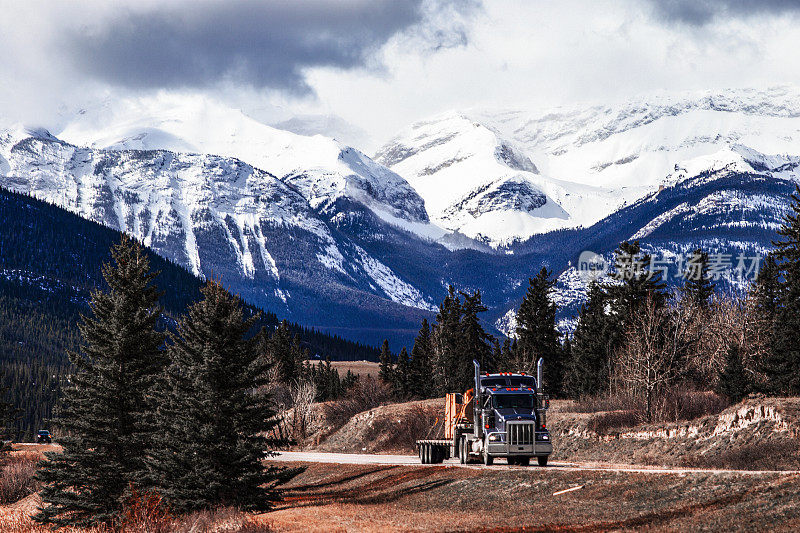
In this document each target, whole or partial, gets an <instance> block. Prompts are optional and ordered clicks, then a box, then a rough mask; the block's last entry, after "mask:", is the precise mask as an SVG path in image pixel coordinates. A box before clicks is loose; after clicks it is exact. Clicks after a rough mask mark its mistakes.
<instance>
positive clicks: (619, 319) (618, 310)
mask: <svg viewBox="0 0 800 533" xmlns="http://www.w3.org/2000/svg"><path fill="white" fill-rule="evenodd" d="M651 264H652V263H651V257H650V255H649V254H646V253H643V252H642V250H641V247H640V246H639V241H634V242H632V243H631V242H627V241H626V242H623V243H621V244H620V245H619V246H618V247H617V249H616V250H615V251H614V273H613V277H614V278H615V279H616V280H617V281H618V283H615V284H612V285H609V286H608V287H607V288H606V293H607V295H608V303H609V306H610V313H609V316H608V328H607V330H606V338H607V339H608V345H609V349H608V353H609V354H610V355H611V356H613V355H614V353H616V351H617V350H618V349H619V348H620V347H621V345H622V343H623V340H624V336H625V334H626V332H627V331H628V330H629V329H630V327H631V321H632V320H633V317H634V316H635V315H636V314H637V313H638V312H640V311H641V310H642V306H643V305H644V304H645V302H649V303H650V305H653V306H654V308H655V309H657V310H660V309H663V308H664V306H665V305H666V303H667V299H668V298H669V293H668V292H667V290H666V283H665V282H664V281H663V280H662V275H663V273H662V272H661V271H659V270H654V271H653V270H651V269H650V267H651Z"/></svg>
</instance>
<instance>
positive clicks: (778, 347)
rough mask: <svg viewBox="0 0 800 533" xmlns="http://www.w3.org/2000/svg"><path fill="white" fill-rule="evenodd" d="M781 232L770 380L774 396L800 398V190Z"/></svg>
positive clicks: (779, 233) (769, 370) (769, 366)
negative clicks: (799, 395)
mask: <svg viewBox="0 0 800 533" xmlns="http://www.w3.org/2000/svg"><path fill="white" fill-rule="evenodd" d="M790 208H791V212H790V213H789V214H788V215H787V216H786V219H785V220H784V223H783V225H782V226H781V228H780V229H779V230H778V235H780V237H781V239H780V240H779V241H777V242H774V243H773V244H774V245H775V246H776V249H775V259H776V261H777V266H778V269H779V271H780V274H781V276H782V278H783V279H782V284H781V287H780V290H779V292H778V306H777V309H776V315H775V323H774V330H773V338H772V350H771V352H772V353H771V358H770V361H769V364H768V373H767V378H768V380H769V385H770V389H771V392H773V393H776V394H788V395H797V394H800V333H799V332H800V187H798V188H797V190H796V192H795V193H794V194H792V195H791V205H790Z"/></svg>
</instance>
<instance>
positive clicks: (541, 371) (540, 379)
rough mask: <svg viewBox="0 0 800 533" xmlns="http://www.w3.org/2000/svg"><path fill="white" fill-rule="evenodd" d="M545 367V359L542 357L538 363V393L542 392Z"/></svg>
mask: <svg viewBox="0 0 800 533" xmlns="http://www.w3.org/2000/svg"><path fill="white" fill-rule="evenodd" d="M543 367H544V358H543V357H540V358H539V360H538V361H537V362H536V392H542V377H543V375H544V372H543Z"/></svg>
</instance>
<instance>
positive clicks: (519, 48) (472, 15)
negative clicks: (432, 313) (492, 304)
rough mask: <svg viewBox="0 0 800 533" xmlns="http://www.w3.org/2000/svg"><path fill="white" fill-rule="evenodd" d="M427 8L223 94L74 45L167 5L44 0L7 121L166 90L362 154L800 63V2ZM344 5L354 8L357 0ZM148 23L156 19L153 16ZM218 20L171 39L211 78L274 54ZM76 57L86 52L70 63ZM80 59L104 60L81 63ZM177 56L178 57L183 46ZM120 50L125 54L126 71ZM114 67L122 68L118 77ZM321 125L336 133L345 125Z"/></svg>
mask: <svg viewBox="0 0 800 533" xmlns="http://www.w3.org/2000/svg"><path fill="white" fill-rule="evenodd" d="M336 1H339V0H336ZM420 1H421V3H419V2H416V1H414V2H410V3H409V4H408V5H418V6H420V7H419V10H418V11H414V10H408V9H403V8H402V6H401V8H398V7H397V6H396V5H393V6H391V7H392V8H393V9H395V11H396V13H398V15H397V17H398V20H393V19H392V18H391V17H392V15H391V13H394V12H395V11H387V12H386V13H384V12H381V11H373V12H372V16H373V17H374V19H375V21H376V22H375V28H373V30H372V31H371V32H368V33H369V35H366V36H365V37H364V41H363V45H364V46H363V47H362V46H361V45H360V44H359V42H358V41H357V40H356V41H354V40H352V39H349V40H347V41H346V44H347V46H348V47H345V48H344V49H343V50H344V51H343V52H342V54H340V55H338V56H337V55H334V56H332V57H328V56H326V55H325V54H322V55H321V56H319V57H318V56H317V55H315V54H314V53H312V52H314V51H315V50H316V51H319V50H317V49H316V48H313V47H312V49H306V48H303V47H301V46H299V45H298V46H295V47H293V48H292V50H293V52H292V54H289V53H288V52H285V51H281V47H280V46H277V45H276V48H275V49H274V50H268V51H269V52H271V53H273V54H282V53H284V54H286V56H285V57H282V58H280V59H281V61H279V62H276V63H275V64H271V65H272V66H273V67H276V68H278V67H280V68H279V71H282V72H288V73H289V75H288V77H287V79H286V80H284V82H283V83H282V84H281V83H269V77H268V76H264V72H262V69H261V66H260V65H262V63H260V62H259V61H260V60H259V61H256V58H254V59H253V61H251V62H250V63H247V64H246V65H245V66H244V67H242V68H239V69H227V70H226V69H223V70H224V74H225V76H224V79H222V80H221V81H219V82H215V81H214V80H209V79H208V76H203V75H201V74H202V73H201V74H198V73H197V72H195V71H193V70H191V69H184V70H183V71H178V72H176V73H173V72H171V71H170V70H169V68H160V70H159V72H158V73H157V75H156V74H153V75H152V76H151V77H150V78H148V68H147V62H145V63H144V67H143V66H142V57H140V56H136V55H135V50H130V49H128V48H125V47H122V48H120V49H116V50H114V53H113V54H112V53H110V52H108V51H103V50H97V49H96V47H95V48H92V46H89V47H88V48H87V44H86V43H89V44H91V43H96V42H105V41H103V40H102V39H100V40H99V41H95V40H92V39H91V38H89V39H83V40H81V39H78V40H77V41H75V40H74V37H75V35H76V34H78V35H80V33H81V32H87V35H94V36H95V37H96V36H97V35H100V36H102V35H106V36H107V37H108V36H109V35H111V36H113V35H114V34H113V32H109V29H113V28H117V27H119V25H120V24H123V26H124V22H125V21H135V22H137V24H136V25H135V27H143V28H147V27H149V26H148V24H147V22H148V21H152V20H161V22H160V23H159V24H160V26H158V27H161V28H163V27H165V26H164V25H165V24H166V23H165V22H164V21H163V18H164V17H163V13H164V12H165V11H163V10H162V11H158V10H159V9H162V8H160V7H158V6H161V5H162V4H160V3H157V2H154V1H153V2H151V1H147V2H137V3H131V4H129V6H128V7H121V4H119V3H115V4H109V3H107V2H99V1H88V0H85V1H84V2H81V3H80V4H52V5H50V6H49V7H48V8H47V10H46V11H44V10H43V9H42V8H41V7H30V6H27V5H26V4H21V3H13V4H8V5H5V6H2V7H3V12H4V14H6V15H7V16H5V17H4V18H3V20H2V21H0V47H2V49H3V50H4V54H3V55H2V56H1V57H0V76H1V77H2V79H3V84H2V85H0V114H6V115H11V116H12V117H13V118H21V119H24V120H26V121H28V122H32V121H33V122H35V121H44V122H45V125H47V124H46V122H47V121H48V120H49V121H53V120H54V118H53V117H54V116H55V114H56V113H57V112H58V110H59V109H60V108H63V106H65V105H66V106H67V107H70V108H72V107H74V106H76V105H80V104H82V103H84V102H85V101H86V100H91V99H97V98H99V97H110V98H112V99H113V98H115V97H118V96H123V95H124V96H131V95H136V94H144V93H148V92H153V91H156V90H160V89H162V88H166V89H167V90H170V91H173V92H191V93H209V94H211V95H212V96H214V97H215V98H217V99H221V100H224V101H227V102H228V103H230V104H231V105H234V106H236V107H240V108H242V109H244V110H245V111H248V112H249V113H251V114H252V115H253V116H255V117H256V118H259V119H261V120H264V121H267V122H273V123H274V122H280V121H285V120H289V119H290V118H291V117H292V116H295V115H304V116H308V115H323V116H337V115H338V116H341V117H343V118H344V119H345V120H347V121H349V122H350V123H352V124H354V125H355V126H356V127H357V128H362V129H364V130H366V131H367V132H368V134H369V136H370V138H371V142H370V143H367V144H368V145H367V146H365V148H366V149H367V150H371V149H374V148H376V147H377V146H378V144H380V143H382V142H383V141H385V140H386V139H387V138H388V137H390V136H391V135H392V134H393V133H394V132H396V131H397V130H398V129H399V128H401V127H403V126H404V125H406V124H408V123H409V122H412V121H415V120H419V119H422V118H424V117H426V116H429V115H431V114H435V113H438V112H441V111H446V110H448V109H453V108H464V107H471V106H492V107H505V106H511V107H514V106H526V107H530V106H533V107H546V106H550V105H555V104H561V103H571V102H574V101H586V100H589V101H600V102H603V101H609V100H619V99H623V98H626V97H628V96H631V95H634V94H639V93H643V92H644V93H647V92H656V91H660V90H668V91H680V90H695V89H722V88H726V87H741V86H764V85H773V84H779V83H787V82H788V83H800V55H798V54H795V53H793V51H794V50H796V49H797V47H798V45H800V25H798V24H797V22H798V15H797V14H796V13H797V9H795V7H796V4H797V2H793V1H789V0H784V1H781V0H769V2H767V3H766V4H764V5H763V6H762V7H760V8H759V9H752V8H750V7H747V6H745V5H744V4H743V3H742V1H740V0H704V1H703V2H701V3H699V4H692V5H697V6H700V7H701V8H702V9H701V10H700V11H697V13H699V15H698V14H695V15H692V13H694V12H692V11H691V10H688V7H687V6H689V7H691V6H690V3H689V0H686V2H684V1H683V0H680V1H676V2H671V4H670V5H671V6H672V7H673V8H674V9H672V10H667V9H665V8H664V5H663V4H659V3H656V2H655V0H562V1H558V2H556V1H551V0H492V1H488V2H485V3H484V7H483V9H482V10H480V9H477V6H478V0H450V1H439V0H425V1H422V0H420ZM0 2H1V0H0ZM393 2H394V0H393ZM312 3H313V4H315V5H318V6H322V7H323V8H325V9H331V6H332V5H336V4H335V2H334V0H314V1H313V2H312ZM347 3H348V4H349V5H350V6H351V7H353V6H355V7H354V8H353V9H356V8H357V7H359V6H361V5H362V4H364V3H363V2H361V1H360V0H347ZM390 4H392V3H391V2H390V3H388V4H386V5H387V6H389V5H390ZM767 4H769V5H767ZM364 5H366V4H364ZM20 6H22V7H20ZM76 6H78V7H76ZM203 6H206V7H207V6H212V8H208V9H209V10H210V11H208V12H211V11H214V10H215V9H219V4H216V3H209V2H203ZM175 9H176V8H175V7H171V8H170V9H169V10H168V11H170V12H174V10H175ZM187 9H189V8H187ZM154 10H155V11H154ZM153 12H156V13H160V15H159V16H158V17H156V18H155V19H153V18H147V16H148V14H150V15H152V13H153ZM387 13H388V15H387ZM186 16H187V17H191V16H193V15H191V13H190V14H188V15H186ZM293 16H296V13H294V15H293ZM309 16H311V15H309ZM201 18H202V17H201ZM212 18H213V17H212ZM225 20H226V28H228V27H229V28H230V31H231V32H233V33H234V34H235V35H237V36H238V38H239V39H241V40H242V42H241V43H237V42H226V43H219V41H220V40H225V39H226V38H225V35H226V32H222V31H216V30H215V31H208V32H204V31H203V30H202V27H203V26H202V25H200V26H197V25H195V26H194V27H193V28H194V29H191V28H190V29H188V30H187V29H185V28H184V29H182V30H181V31H180V32H177V33H176V34H175V35H177V36H178V37H180V36H183V37H186V39H184V41H180V39H178V43H180V42H183V43H184V44H183V46H186V54H187V57H189V58H192V57H194V58H196V59H195V61H196V62H198V64H200V65H201V66H202V65H206V66H205V67H203V68H205V69H210V70H212V71H213V70H214V68H213V66H214V65H218V66H219V65H222V66H224V65H225V64H226V59H225V58H226V57H227V56H226V55H225V53H223V54H222V55H218V54H217V52H218V50H217V48H218V47H217V44H220V46H221V44H226V46H228V48H227V50H228V53H229V55H231V54H232V55H235V54H236V53H238V52H237V50H240V48H242V47H244V48H246V47H247V46H248V44H249V43H251V44H252V43H256V41H257V43H256V44H259V43H260V45H261V46H262V47H267V48H269V46H271V45H270V44H269V43H271V42H273V41H275V39H273V38H271V37H270V38H268V39H266V40H265V39H263V38H260V37H258V38H257V33H258V32H249V33H248V32H247V31H242V32H239V33H236V32H237V29H238V28H237V24H238V22H237V21H238V20H239V19H237V17H236V16H234V15H231V16H228V17H227V18H226V19H225ZM299 20H302V17H301V18H300V19H299ZM314 20H315V21H316V22H315V24H317V26H313V25H312V27H314V28H316V29H315V31H317V32H323V33H324V31H323V30H321V29H319V28H321V27H322V26H320V25H321V24H324V22H325V21H324V20H323V19H320V18H319V17H317V18H316V19H314ZM336 20H337V21H340V22H342V24H343V25H344V26H347V28H349V29H347V31H348V32H351V33H352V31H353V30H352V28H354V27H356V26H353V27H351V26H352V25H351V26H348V24H349V22H348V21H347V17H338V18H336ZM120 21H122V22H120ZM241 24H242V28H243V29H246V28H247V27H251V25H249V24H246V23H245V22H241ZM331 24H333V22H331ZM167 26H168V25H167ZM198 27H200V28H201V29H200V30H198V29H197V28H198ZM332 27H339V26H335V25H334V26H332ZM298 31H299V30H298ZM162 33H163V32H162ZM301 34H302V32H300V33H293V31H288V30H287V31H286V32H283V33H281V34H280V35H278V36H279V37H280V36H281V35H282V36H283V37H285V38H286V39H288V41H287V42H294V40H295V39H300V36H301ZM65 36H66V37H65ZM70 36H71V37H72V38H73V40H69V37H70ZM162 37H163V35H162ZM188 37H191V38H188ZM276 38H277V37H276ZM65 39H66V40H65ZM123 41H124V40H121V41H120V42H123ZM134 41H135V39H134ZM65 42H66V43H72V46H66V45H64V43H65ZM75 42H78V43H79V44H80V46H77V45H74V43H75ZM132 43H133V41H131V42H130V43H129V47H132V48H135V47H133V45H132ZM192 43H194V45H193V44H192ZM197 43H200V44H202V46H200V48H201V49H200V50H199V51H198V49H197V48H198V46H199V45H198V44H197ZM59 44H61V45H62V47H61V49H59V48H58V45H59ZM76 50H77V51H82V54H83V55H81V54H79V55H80V57H78V58H76V57H74V55H71V54H75V53H76ZM87 50H89V51H90V52H91V53H92V54H100V55H99V56H98V57H93V60H92V61H87V59H86V58H87V57H90V56H91V54H89V53H88V52H87ZM175 50H178V52H175V51H174V50H173V52H174V53H173V55H176V54H177V55H178V56H179V55H180V50H181V48H180V46H178V47H177V48H176V49H175ZM204 50H207V51H209V53H208V54H205V53H204ZM304 50H305V51H304ZM309 50H310V51H309ZM353 50H355V52H352V51H353ZM340 51H341V50H340ZM101 52H108V53H103V54H101ZM151 52H152V50H151ZM212 52H213V53H212ZM351 52H352V53H351ZM307 53H308V54H310V57H307ZM87 54H88V55H87ZM126 54H133V55H132V56H131V57H132V59H131V60H130V63H129V64H128V63H126V59H125V58H126V57H127V55H126ZM151 56H153V54H151ZM296 56H297V57H296ZM298 58H299V59H298ZM95 59H96V60H97V61H94V60H95ZM100 59H102V61H100ZM145 59H146V58H145ZM151 59H152V57H151ZM109 61H116V62H117V63H119V65H117V64H115V65H114V68H111V67H109V66H108V64H107V63H108V62H109ZM104 62H106V63H104ZM104 64H106V66H105V67H104V66H102V65H104ZM208 65H211V67H209V66H208ZM276 65H277V66H276ZM161 67H164V65H161ZM126 68H130V69H131V73H134V72H135V73H136V76H135V77H131V76H130V75H128V73H126ZM203 68H201V69H200V70H201V71H202V70H203ZM220 68H221V67H220ZM281 69H283V70H281ZM181 72H183V74H185V76H184V75H183V74H181ZM179 74H181V75H179ZM138 77H141V78H143V79H141V80H138ZM132 80H133V81H132ZM134 82H136V83H134ZM305 89H310V91H307V92H304V90H305ZM309 122H310V123H314V122H315V121H314V120H311V121H309ZM316 122H318V123H319V124H326V123H337V124H339V127H341V123H340V121H335V120H334V121H326V120H318V121H316ZM322 127H324V126H322Z"/></svg>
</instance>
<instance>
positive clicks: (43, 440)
mask: <svg viewBox="0 0 800 533" xmlns="http://www.w3.org/2000/svg"><path fill="white" fill-rule="evenodd" d="M36 442H37V443H39V444H50V443H51V442H53V436H52V435H50V432H49V431H47V430H46V429H42V430H40V431H39V434H38V435H36Z"/></svg>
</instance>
